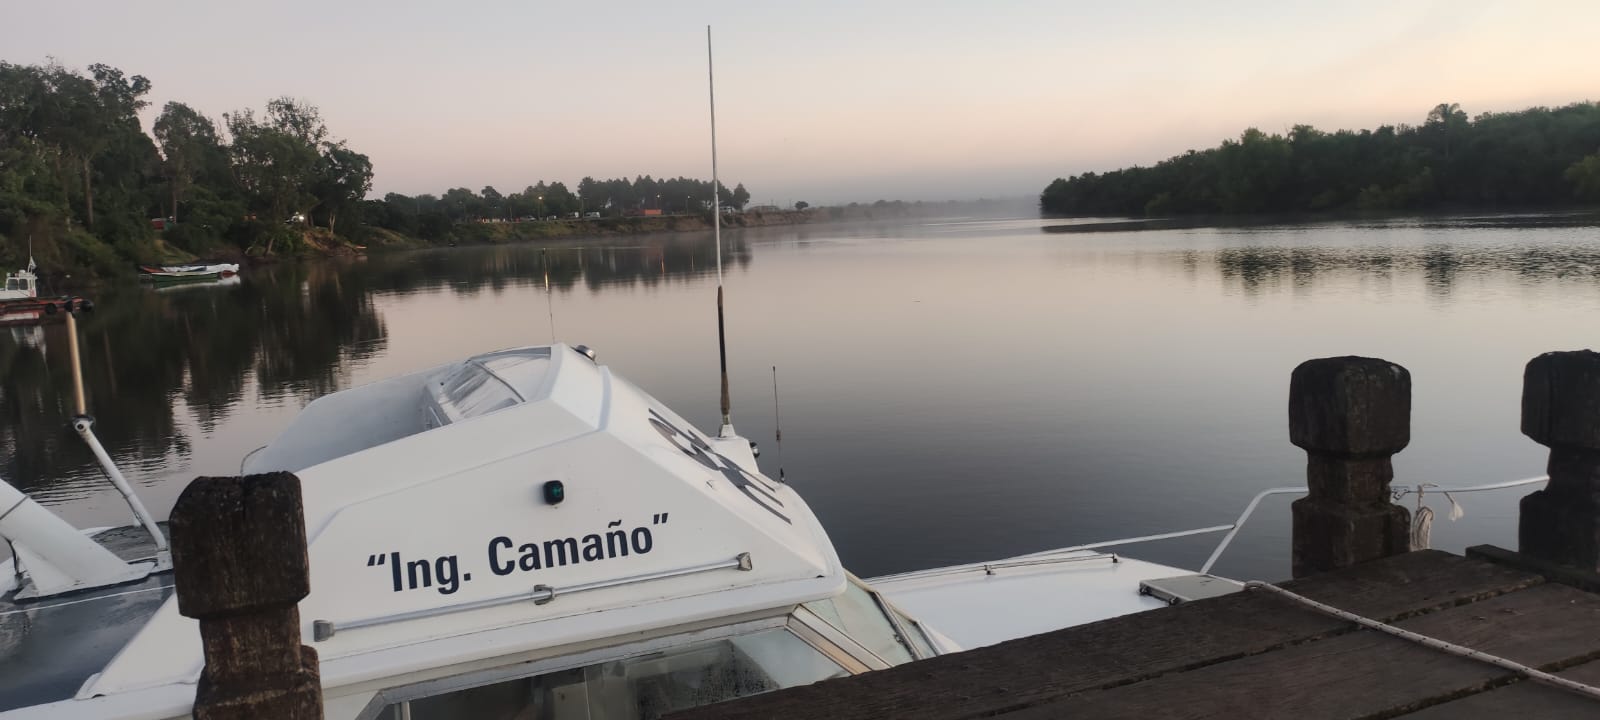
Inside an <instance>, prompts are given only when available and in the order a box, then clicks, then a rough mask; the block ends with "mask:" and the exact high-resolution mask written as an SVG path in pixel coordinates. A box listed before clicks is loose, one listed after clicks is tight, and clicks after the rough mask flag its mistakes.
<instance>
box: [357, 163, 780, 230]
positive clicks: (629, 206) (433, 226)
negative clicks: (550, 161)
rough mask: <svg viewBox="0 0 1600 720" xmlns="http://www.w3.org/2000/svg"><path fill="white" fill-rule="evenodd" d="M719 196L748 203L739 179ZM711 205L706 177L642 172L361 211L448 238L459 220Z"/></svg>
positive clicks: (729, 202) (413, 199)
mask: <svg viewBox="0 0 1600 720" xmlns="http://www.w3.org/2000/svg"><path fill="white" fill-rule="evenodd" d="M719 184H720V183H719ZM720 195H721V197H720V200H721V203H722V204H723V205H724V206H728V207H732V208H735V209H742V208H743V207H744V206H745V205H746V204H747V203H749V202H750V191H748V190H745V188H744V184H743V183H740V184H738V185H736V186H735V187H734V188H733V189H732V190H729V189H728V187H727V186H726V185H721V187H720ZM710 205H711V181H710V180H695V179H693V178H685V177H677V178H670V179H668V178H662V179H660V180H657V179H655V178H652V177H650V176H649V175H641V176H639V177H636V178H634V179H633V180H629V179H627V178H615V179H611V180H596V179H594V178H592V177H585V178H584V179H583V180H581V181H579V182H578V191H577V192H576V193H574V192H572V191H571V190H569V189H568V188H567V186H566V184H565V183H561V182H552V183H548V184H547V183H545V182H544V181H543V180H540V181H539V182H538V184H535V185H529V186H527V187H525V188H523V189H522V191H520V192H512V193H510V194H509V195H504V194H501V193H500V191H498V190H496V189H494V186H488V187H485V188H484V189H483V190H481V191H479V192H473V191H472V190H469V189H467V188H452V189H450V190H446V191H445V192H444V193H443V194H441V195H431V194H424V195H415V196H408V195H401V194H399V193H389V194H387V195H384V196H383V199H382V200H368V201H367V202H366V203H365V204H364V210H363V214H364V217H365V218H366V221H367V222H368V223H370V224H372V225H374V226H377V227H381V228H385V229H387V230H393V231H395V232H398V233H402V234H405V235H411V236H414V237H420V238H422V239H424V240H428V241H430V242H438V241H441V240H444V239H447V238H448V237H449V236H450V234H451V228H452V226H454V225H455V224H456V223H461V222H473V221H478V220H520V219H535V218H545V217H557V218H565V217H569V216H572V215H574V214H579V215H583V214H588V213H600V214H601V215H603V216H606V217H617V216H622V215H630V214H640V213H643V212H644V211H646V210H660V211H661V212H662V213H686V212H702V211H704V210H706V209H707V208H708V207H710Z"/></svg>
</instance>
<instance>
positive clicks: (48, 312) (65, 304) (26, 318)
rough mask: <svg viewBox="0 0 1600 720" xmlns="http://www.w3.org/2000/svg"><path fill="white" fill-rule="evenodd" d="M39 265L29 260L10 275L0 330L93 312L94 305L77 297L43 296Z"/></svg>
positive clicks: (1, 299) (1, 296) (1, 301)
mask: <svg viewBox="0 0 1600 720" xmlns="http://www.w3.org/2000/svg"><path fill="white" fill-rule="evenodd" d="M36 270H38V265H36V264H35V263H34V262H33V257H32V256H31V255H30V256H29V257H28V266H27V267H25V268H23V269H21V270H18V271H16V272H13V273H6V283H5V286H4V287H3V288H0V327H15V326H25V325H37V324H39V323H41V322H44V321H45V320H48V319H50V318H51V317H52V316H54V315H55V314H56V313H57V312H60V311H65V312H72V311H73V310H74V309H76V308H82V309H86V310H87V309H93V307H94V303H92V302H89V301H88V300H86V299H84V298H82V297H79V296H77V295H60V296H55V297H50V296H46V297H39V276H38V275H37V274H36V273H35V271H36Z"/></svg>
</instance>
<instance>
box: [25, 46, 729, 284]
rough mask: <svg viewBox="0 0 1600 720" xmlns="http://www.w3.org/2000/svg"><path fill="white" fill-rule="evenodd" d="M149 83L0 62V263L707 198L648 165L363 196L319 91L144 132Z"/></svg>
mask: <svg viewBox="0 0 1600 720" xmlns="http://www.w3.org/2000/svg"><path fill="white" fill-rule="evenodd" d="M150 89H151V82H150V80H149V79H148V78H145V77H143V76H141V75H133V76H129V75H127V74H126V73H124V72H123V71H121V70H119V69H117V68H114V67H111V66H109V65H98V64H97V65H91V66H89V68H88V70H87V73H85V72H83V71H79V70H76V69H72V68H66V67H63V66H61V65H59V64H55V63H51V64H47V65H15V64H11V63H6V62H0V268H4V269H7V270H9V269H14V268H15V267H18V266H20V265H21V264H22V263H23V262H25V261H26V255H27V253H28V249H27V245H28V242H29V240H30V239H31V240H32V242H33V248H34V250H33V252H34V253H35V255H36V256H37V257H38V260H39V262H40V265H41V267H42V268H43V269H44V270H45V271H47V272H50V273H63V272H78V271H87V272H93V273H94V274H98V275H103V276H104V275H114V274H119V273H129V272H131V268H132V266H133V263H134V262H153V261H162V260H168V259H180V258H184V257H192V256H213V257H219V256H239V255H273V254H280V255H281V254H292V253H296V252H301V251H327V250H337V249H338V248H339V247H340V246H342V245H345V244H350V243H355V244H360V243H366V242H380V243H381V242H385V241H388V240H393V238H392V237H390V238H385V237H375V236H376V235H378V234H379V233H377V232H376V229H377V228H387V229H389V230H393V231H396V232H398V233H401V234H404V235H409V236H412V237H421V238H423V239H425V240H428V241H431V242H444V241H453V240H454V239H455V237H454V236H455V234H456V231H457V230H459V229H460V226H459V225H458V224H459V223H464V222H471V221H474V220H480V219H499V218H505V219H511V218H523V217H529V216H535V215H538V216H550V215H556V216H567V215H570V214H571V213H574V212H582V211H585V210H587V211H596V212H602V213H605V214H608V215H620V214H624V213H625V212H627V211H629V210H636V211H639V212H643V211H644V210H647V209H657V208H659V209H661V210H662V211H663V212H666V213H671V212H682V211H686V210H696V209H699V208H702V207H703V206H704V204H705V203H708V202H709V201H710V200H711V183H710V182H707V181H703V180H693V179H689V178H675V179H670V180H667V179H663V180H655V179H653V178H651V177H649V176H642V177H638V178H635V179H634V180H631V181H630V180H627V179H626V178H623V179H616V180H595V179H593V178H584V179H583V181H582V182H580V183H578V187H577V192H576V193H573V192H571V191H569V190H568V189H567V187H566V186H565V185H563V184H562V183H559V182H557V183H549V184H546V183H544V182H540V183H538V184H537V185H532V186H529V187H527V188H526V189H525V190H523V191H521V192H513V193H511V194H509V195H502V194H500V193H499V192H497V191H495V189H494V188H492V187H486V188H484V189H483V190H482V191H481V192H476V193H475V192H472V191H471V190H468V189H466V188H456V189H453V190H450V191H447V192H445V193H444V194H443V195H442V196H432V195H421V196H418V197H414V198H411V197H405V196H402V195H393V194H391V195H388V196H386V197H385V198H384V199H382V200H368V199H366V197H367V194H368V192H369V191H370V190H371V188H372V174H373V170H372V162H371V160H370V159H369V158H368V157H367V156H366V155H363V154H361V153H359V152H356V151H355V150H353V149H351V148H350V147H348V146H347V145H346V143H345V142H344V141H342V140H338V139H336V138H334V137H333V136H332V135H331V134H330V132H329V130H328V128H327V126H326V125H325V124H324V122H323V120H322V117H321V115H320V113H319V112H318V110H317V108H316V107H314V106H312V105H310V104H308V103H305V102H302V101H299V100H295V99H293V98H287V97H284V98H278V99H275V100H270V101H268V102H267V104H266V107H265V109H264V111H262V112H259V113H258V112H257V111H255V110H252V109H248V108H247V109H242V110H235V111H233V112H228V113H223V114H222V116H221V117H222V120H221V122H217V121H214V120H213V119H212V118H210V117H208V116H206V115H205V114H204V113H202V112H200V111H199V110H196V109H195V108H193V107H191V106H189V105H186V104H184V103H181V102H169V103H167V104H166V105H165V106H163V107H162V109H161V112H160V114H159V115H158V116H157V117H156V119H155V123H154V127H153V131H154V136H153V137H152V136H151V135H150V134H146V133H145V131H144V129H143V127H142V126H141V124H140V121H139V113H140V111H142V110H144V109H145V108H146V107H147V106H148V105H149V103H148V102H147V101H146V100H145V96H146V95H148V94H149V92H150ZM721 193H722V201H723V202H724V203H726V204H729V205H732V206H735V207H742V206H743V205H744V204H745V203H746V202H748V201H749V198H750V193H749V192H748V191H746V190H745V189H744V187H743V186H742V185H740V186H738V187H735V188H734V189H732V190H729V189H727V188H726V187H723V188H722V189H721ZM157 225H160V226H161V227H160V229H158V228H157Z"/></svg>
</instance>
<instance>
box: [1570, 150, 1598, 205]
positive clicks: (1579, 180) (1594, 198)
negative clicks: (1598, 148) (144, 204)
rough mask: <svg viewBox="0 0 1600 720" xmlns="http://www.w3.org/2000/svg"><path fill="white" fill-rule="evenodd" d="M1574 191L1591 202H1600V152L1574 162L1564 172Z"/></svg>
mask: <svg viewBox="0 0 1600 720" xmlns="http://www.w3.org/2000/svg"><path fill="white" fill-rule="evenodd" d="M1562 177H1564V178H1566V180H1567V182H1570V183H1572V190H1573V192H1574V193H1575V194H1576V195H1577V196H1578V197H1580V198H1583V199H1584V200H1586V201H1589V202H1600V153H1596V154H1594V155H1590V156H1588V157H1586V158H1584V159H1582V160H1579V161H1577V162H1575V163H1573V164H1572V165H1571V166H1570V167H1568V168H1567V170H1566V172H1564V173H1562Z"/></svg>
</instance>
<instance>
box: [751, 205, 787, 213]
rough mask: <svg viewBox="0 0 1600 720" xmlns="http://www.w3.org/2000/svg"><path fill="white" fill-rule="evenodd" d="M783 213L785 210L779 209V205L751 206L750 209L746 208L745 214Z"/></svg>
mask: <svg viewBox="0 0 1600 720" xmlns="http://www.w3.org/2000/svg"><path fill="white" fill-rule="evenodd" d="M782 211H783V208H781V207H778V206H777V205H751V206H750V207H748V208H745V212H754V213H765V212H782Z"/></svg>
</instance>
